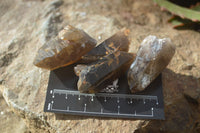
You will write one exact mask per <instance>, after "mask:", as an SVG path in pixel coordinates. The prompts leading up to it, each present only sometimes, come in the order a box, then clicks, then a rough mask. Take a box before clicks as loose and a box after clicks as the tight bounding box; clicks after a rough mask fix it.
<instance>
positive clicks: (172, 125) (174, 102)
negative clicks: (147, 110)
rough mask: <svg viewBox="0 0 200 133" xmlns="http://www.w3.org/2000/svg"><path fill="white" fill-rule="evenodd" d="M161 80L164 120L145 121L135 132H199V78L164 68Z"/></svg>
mask: <svg viewBox="0 0 200 133" xmlns="http://www.w3.org/2000/svg"><path fill="white" fill-rule="evenodd" d="M162 80H163V92H164V102H165V117H166V120H163V121H161V120H151V121H145V122H144V123H142V124H141V125H140V127H139V128H138V129H137V130H136V131H135V132H136V133H151V132H167V133H177V132H181V133H191V132H192V133H197V132H200V109H199V101H200V100H199V98H200V93H199V91H200V81H199V79H196V78H195V77H192V76H186V75H181V74H176V73H174V72H173V71H171V70H169V69H166V70H164V72H163V77H162Z"/></svg>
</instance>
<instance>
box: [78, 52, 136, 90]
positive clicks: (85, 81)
mask: <svg viewBox="0 0 200 133" xmlns="http://www.w3.org/2000/svg"><path fill="white" fill-rule="evenodd" d="M134 58H135V55H133V54H130V53H127V52H123V51H116V52H114V53H112V54H109V55H107V56H105V57H103V58H102V59H100V60H99V61H98V62H96V63H94V64H92V65H89V66H87V67H85V68H84V69H82V70H81V72H80V74H79V80H78V84H77V86H78V90H79V91H80V92H84V93H88V92H89V93H95V92H98V91H100V90H99V88H96V87H97V86H99V85H101V83H103V82H104V81H106V80H108V79H110V78H111V77H112V78H113V77H114V78H115V79H116V77H117V76H120V74H121V73H122V72H124V71H125V70H127V69H128V68H129V66H130V63H131V62H132V61H133V60H134ZM102 89H103V88H102Z"/></svg>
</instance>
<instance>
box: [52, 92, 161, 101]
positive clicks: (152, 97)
mask: <svg viewBox="0 0 200 133" xmlns="http://www.w3.org/2000/svg"><path fill="white" fill-rule="evenodd" d="M50 92H51V91H50ZM55 93H57V94H66V95H78V96H79V97H80V96H91V97H92V99H93V97H98V96H99V97H105V99H106V97H115V98H116V97H117V98H118V101H117V102H119V98H130V99H143V100H145V99H149V100H156V104H158V97H157V96H150V95H132V94H108V93H96V94H87V93H80V92H79V91H69V90H60V89H54V90H53V94H52V97H53V98H54V94H55ZM105 101H106V100H105ZM144 103H145V101H144Z"/></svg>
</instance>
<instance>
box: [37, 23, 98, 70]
mask: <svg viewBox="0 0 200 133" xmlns="http://www.w3.org/2000/svg"><path fill="white" fill-rule="evenodd" d="M95 45H96V40H94V39H93V38H91V37H90V36H89V35H88V34H87V33H85V32H84V31H83V30H80V29H76V28H74V27H73V26H70V25H68V26H66V27H65V28H64V29H63V30H61V31H60V32H59V34H58V36H57V37H56V38H53V39H51V40H50V41H48V42H47V43H45V44H44V45H43V46H42V47H41V48H40V49H39V50H38V52H37V54H36V57H35V59H34V62H33V63H34V65H36V66H37V67H41V68H45V69H50V70H53V69H57V68H59V67H63V66H67V65H70V64H72V63H75V62H76V61H78V60H80V59H81V56H83V55H84V54H86V53H87V52H89V51H90V50H91V49H92V48H94V47H95Z"/></svg>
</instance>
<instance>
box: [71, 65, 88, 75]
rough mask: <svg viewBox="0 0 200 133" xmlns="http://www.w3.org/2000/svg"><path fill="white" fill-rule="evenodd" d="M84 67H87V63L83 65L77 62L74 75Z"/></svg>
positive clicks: (78, 73)
mask: <svg viewBox="0 0 200 133" xmlns="http://www.w3.org/2000/svg"><path fill="white" fill-rule="evenodd" d="M86 67H87V65H83V64H79V65H77V66H75V67H74V73H75V74H76V76H79V75H80V73H81V71H82V70H83V69H84V68H86Z"/></svg>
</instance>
